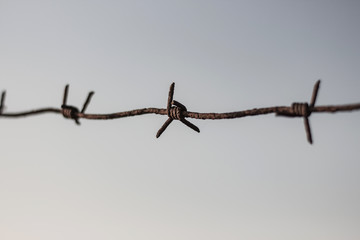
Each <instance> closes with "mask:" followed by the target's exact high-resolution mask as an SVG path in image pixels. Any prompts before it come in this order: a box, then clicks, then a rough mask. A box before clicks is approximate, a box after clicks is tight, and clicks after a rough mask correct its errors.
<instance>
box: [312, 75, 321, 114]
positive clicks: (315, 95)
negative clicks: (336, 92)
mask: <svg viewBox="0 0 360 240" xmlns="http://www.w3.org/2000/svg"><path fill="white" fill-rule="evenodd" d="M319 88H320V79H319V80H317V81H316V83H315V85H314V89H313V93H312V96H311V100H310V108H313V107H314V106H315V102H316V97H317V95H318V92H319Z"/></svg>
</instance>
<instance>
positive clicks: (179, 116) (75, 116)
mask: <svg viewBox="0 0 360 240" xmlns="http://www.w3.org/2000/svg"><path fill="white" fill-rule="evenodd" d="M319 88H320V80H318V81H317V82H316V83H315V85H314V88H313V93H312V97H311V100H310V104H308V103H306V102H305V103H298V102H295V103H293V104H292V105H291V106H274V107H266V108H253V109H248V110H243V111H236V112H227V113H199V112H190V111H188V110H187V108H186V107H185V106H184V105H183V104H181V103H180V102H178V101H175V100H173V95H174V89H175V83H172V84H171V85H170V90H169V96H168V101H167V106H166V109H163V108H141V109H134V110H130V111H124V112H116V113H109V114H89V113H85V110H86V109H87V107H88V105H89V103H90V100H91V98H92V96H93V95H94V92H89V94H88V96H87V98H86V100H85V103H84V105H83V107H82V110H81V111H79V110H78V108H76V107H74V106H71V105H67V98H68V92H69V85H66V86H65V89H64V95H63V102H62V105H61V108H52V107H48V108H41V109H37V110H30V111H23V112H16V113H4V108H5V95H6V92H5V91H3V92H2V95H1V100H0V117H6V118H18V117H26V116H31V115H37V114H43V113H56V114H62V115H63V116H64V117H65V118H68V119H71V120H74V121H75V123H76V124H78V125H80V122H79V119H80V118H84V119H92V120H110V119H118V118H124V117H132V116H138V115H144V114H159V115H167V116H168V119H167V120H166V121H165V123H164V124H163V125H162V127H161V128H160V129H159V130H158V132H157V134H156V137H157V138H158V137H160V135H161V134H162V133H163V132H164V131H165V130H166V128H167V127H168V126H169V125H170V123H172V121H173V120H179V121H180V122H182V123H183V124H185V125H186V126H188V127H189V128H191V129H193V130H194V131H196V132H200V130H199V128H198V127H197V126H195V125H194V124H192V123H191V122H189V121H188V120H187V119H186V118H195V119H202V120H206V119H211V120H221V119H233V118H242V117H248V116H257V115H265V114H271V113H275V114H276V116H284V117H302V118H303V119H304V126H305V131H306V135H307V139H308V142H309V143H310V144H311V143H312V142H313V137H312V133H311V128H310V123H309V117H310V115H311V114H312V113H315V112H317V113H321V112H327V113H335V112H342V111H354V110H360V103H354V104H345V105H326V106H315V103H316V99H317V95H318V92H319Z"/></svg>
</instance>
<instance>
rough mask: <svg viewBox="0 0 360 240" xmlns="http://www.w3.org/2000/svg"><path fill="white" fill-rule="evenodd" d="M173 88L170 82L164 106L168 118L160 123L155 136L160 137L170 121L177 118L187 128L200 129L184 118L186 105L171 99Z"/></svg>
mask: <svg viewBox="0 0 360 240" xmlns="http://www.w3.org/2000/svg"><path fill="white" fill-rule="evenodd" d="M174 88H175V83H172V84H171V85H170V90H169V97H168V102H167V108H166V113H167V115H168V117H169V118H168V119H167V120H166V122H165V123H164V124H163V125H162V127H161V128H160V129H159V131H158V132H157V134H156V137H157V138H158V137H160V135H161V134H162V133H163V132H164V131H165V129H166V128H167V127H168V126H169V125H170V123H171V122H172V121H173V120H179V121H180V122H182V123H183V124H185V125H186V126H188V127H189V128H191V129H193V130H194V131H196V132H200V129H199V128H198V127H197V126H195V125H194V124H192V123H191V122H189V121H188V120H186V119H185V116H186V115H187V109H186V107H185V106H184V105H183V104H181V103H179V102H177V101H175V100H174V101H173V96H174Z"/></svg>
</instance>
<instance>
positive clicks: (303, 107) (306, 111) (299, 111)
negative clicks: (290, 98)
mask: <svg viewBox="0 0 360 240" xmlns="http://www.w3.org/2000/svg"><path fill="white" fill-rule="evenodd" d="M291 111H292V114H293V115H294V116H296V117H308V116H310V114H311V109H310V107H309V104H308V103H297V102H295V103H293V104H292V105H291Z"/></svg>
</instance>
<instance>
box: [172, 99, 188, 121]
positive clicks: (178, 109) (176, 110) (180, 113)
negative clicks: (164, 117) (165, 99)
mask: <svg viewBox="0 0 360 240" xmlns="http://www.w3.org/2000/svg"><path fill="white" fill-rule="evenodd" d="M172 104H174V105H175V106H173V107H170V109H169V112H168V116H169V118H172V119H175V120H181V119H184V115H186V112H187V109H186V107H185V106H184V105H182V104H181V103H179V102H176V101H173V103H172Z"/></svg>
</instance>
